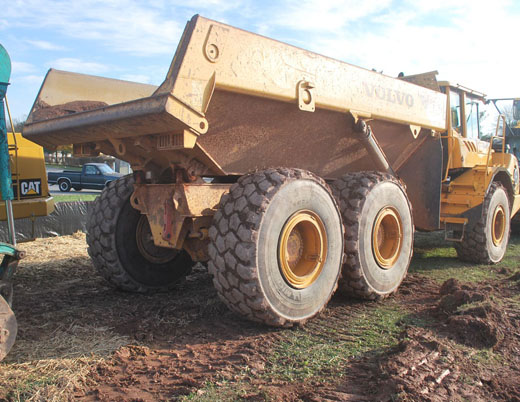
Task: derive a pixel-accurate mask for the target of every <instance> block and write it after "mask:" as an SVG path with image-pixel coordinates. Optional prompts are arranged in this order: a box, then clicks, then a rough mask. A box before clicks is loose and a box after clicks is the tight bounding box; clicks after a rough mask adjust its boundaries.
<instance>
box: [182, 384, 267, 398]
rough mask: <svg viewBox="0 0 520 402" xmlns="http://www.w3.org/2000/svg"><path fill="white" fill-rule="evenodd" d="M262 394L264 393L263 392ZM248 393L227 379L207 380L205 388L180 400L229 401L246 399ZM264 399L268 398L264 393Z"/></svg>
mask: <svg viewBox="0 0 520 402" xmlns="http://www.w3.org/2000/svg"><path fill="white" fill-rule="evenodd" d="M261 394H262V395H264V394H263V393H261ZM246 395H247V392H246V390H245V389H243V388H239V387H236V386H233V385H232V384H229V383H227V382H226V381H218V382H216V383H212V382H207V383H206V384H205V386H204V387H203V388H201V389H199V390H197V391H195V392H192V393H191V394H189V395H186V396H182V397H181V398H179V401H182V402H187V401H196V402H228V401H239V400H244V399H246ZM263 399H264V400H268V399H267V396H266V395H264V397H263ZM255 400H258V399H255Z"/></svg>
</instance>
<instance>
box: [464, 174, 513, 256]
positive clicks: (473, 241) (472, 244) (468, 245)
mask: <svg viewBox="0 0 520 402" xmlns="http://www.w3.org/2000/svg"><path fill="white" fill-rule="evenodd" d="M499 188H501V189H503V190H504V191H505V193H506V194H507V190H506V189H505V187H504V186H503V185H502V184H500V183H498V182H493V183H491V186H490V187H489V190H488V193H487V195H486V197H485V198H484V205H483V206H482V216H481V218H480V219H479V220H478V222H477V223H476V224H475V225H474V226H473V228H472V229H471V230H469V231H468V232H467V233H466V234H465V236H464V239H463V240H462V242H458V243H455V245H454V247H455V250H456V251H457V257H458V258H459V259H460V260H461V261H466V262H472V263H476V264H495V263H494V262H493V261H492V260H491V259H490V258H489V254H488V252H487V251H486V243H487V239H486V235H485V230H486V216H487V213H488V210H489V204H490V203H491V199H492V197H493V194H494V193H495V192H496V191H497V190H498V189H499ZM510 230H511V228H510ZM506 236H509V233H506Z"/></svg>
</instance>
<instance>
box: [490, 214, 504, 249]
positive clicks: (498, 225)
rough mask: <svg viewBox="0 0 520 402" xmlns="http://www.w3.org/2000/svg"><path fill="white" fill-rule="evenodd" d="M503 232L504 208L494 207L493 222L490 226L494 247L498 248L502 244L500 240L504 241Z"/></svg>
mask: <svg viewBox="0 0 520 402" xmlns="http://www.w3.org/2000/svg"><path fill="white" fill-rule="evenodd" d="M505 232H506V213H505V211H504V207H503V206H502V205H499V206H497V207H496V209H495V212H493V221H492V224H491V237H492V240H493V244H494V245H495V247H498V246H499V245H500V244H501V243H502V240H504V235H505Z"/></svg>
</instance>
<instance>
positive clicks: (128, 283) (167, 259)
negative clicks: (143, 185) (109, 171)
mask: <svg viewBox="0 0 520 402" xmlns="http://www.w3.org/2000/svg"><path fill="white" fill-rule="evenodd" d="M133 191H134V179H133V177H132V176H125V177H123V178H121V179H118V180H115V181H113V182H111V183H110V184H109V185H108V186H107V187H106V188H105V189H104V190H103V191H102V193H101V195H100V196H99V197H98V198H96V200H95V201H94V202H93V206H92V209H91V210H90V211H89V217H88V220H87V244H88V253H89V255H90V257H91V258H92V262H93V264H94V266H95V267H96V269H97V270H98V272H99V273H100V274H101V275H102V276H103V277H104V278H105V279H106V280H107V281H108V282H109V283H110V284H111V285H113V286H115V287H117V288H119V289H121V290H126V291H132V292H147V291H159V290H167V289H170V288H171V287H172V286H173V285H174V284H175V283H177V282H178V281H179V280H180V279H182V278H184V277H185V276H186V275H187V273H188V272H189V271H190V269H191V267H192V265H193V262H192V260H191V258H190V256H189V255H188V254H187V253H186V251H184V250H181V251H178V250H173V249H168V248H163V247H156V246H155V245H154V244H153V240H152V237H151V232H150V227H149V225H148V220H147V218H146V216H144V215H141V214H140V212H139V211H137V210H136V209H134V208H133V207H132V206H131V204H130V196H131V195H132V193H133Z"/></svg>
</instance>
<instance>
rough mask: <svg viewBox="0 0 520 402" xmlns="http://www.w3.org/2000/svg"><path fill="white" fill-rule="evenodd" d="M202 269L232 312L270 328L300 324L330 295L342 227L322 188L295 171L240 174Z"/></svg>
mask: <svg viewBox="0 0 520 402" xmlns="http://www.w3.org/2000/svg"><path fill="white" fill-rule="evenodd" d="M209 235H210V239H211V242H210V245H209V255H210V258H211V259H210V262H209V265H208V267H209V271H210V273H211V274H212V275H213V283H214V285H215V287H216V289H217V292H218V294H219V296H220V298H221V299H222V300H223V301H224V303H225V304H226V305H227V306H228V307H229V308H230V309H231V310H233V311H235V312H237V313H239V314H241V315H244V316H246V317H248V318H249V319H251V320H253V321H258V322H262V323H265V324H268V325H273V326H291V325H293V324H296V323H303V322H305V321H306V320H308V319H309V318H311V317H313V316H315V315H316V314H318V313H319V312H320V311H321V310H322V309H323V308H324V307H325V306H326V304H327V303H328V301H329V299H330V298H331V296H332V294H333V293H334V291H335V290H336V287H337V281H338V277H339V274H340V269H341V263H342V259H343V226H342V223H341V215H340V213H339V209H338V207H337V205H336V202H335V201H334V198H333V197H332V195H331V193H330V190H329V188H328V186H327V184H326V183H325V182H324V181H323V180H322V179H320V178H318V177H316V176H314V175H313V174H311V173H309V172H306V171H304V170H299V169H286V168H278V169H267V170H265V171H260V172H256V173H252V174H248V175H245V176H242V177H241V178H240V179H239V180H238V182H237V183H236V184H234V185H233V186H232V187H231V189H230V192H229V193H228V194H225V195H224V196H223V197H222V199H221V202H220V208H219V210H218V211H217V213H216V214H215V216H214V221H213V226H212V227H211V228H210V231H209Z"/></svg>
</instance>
